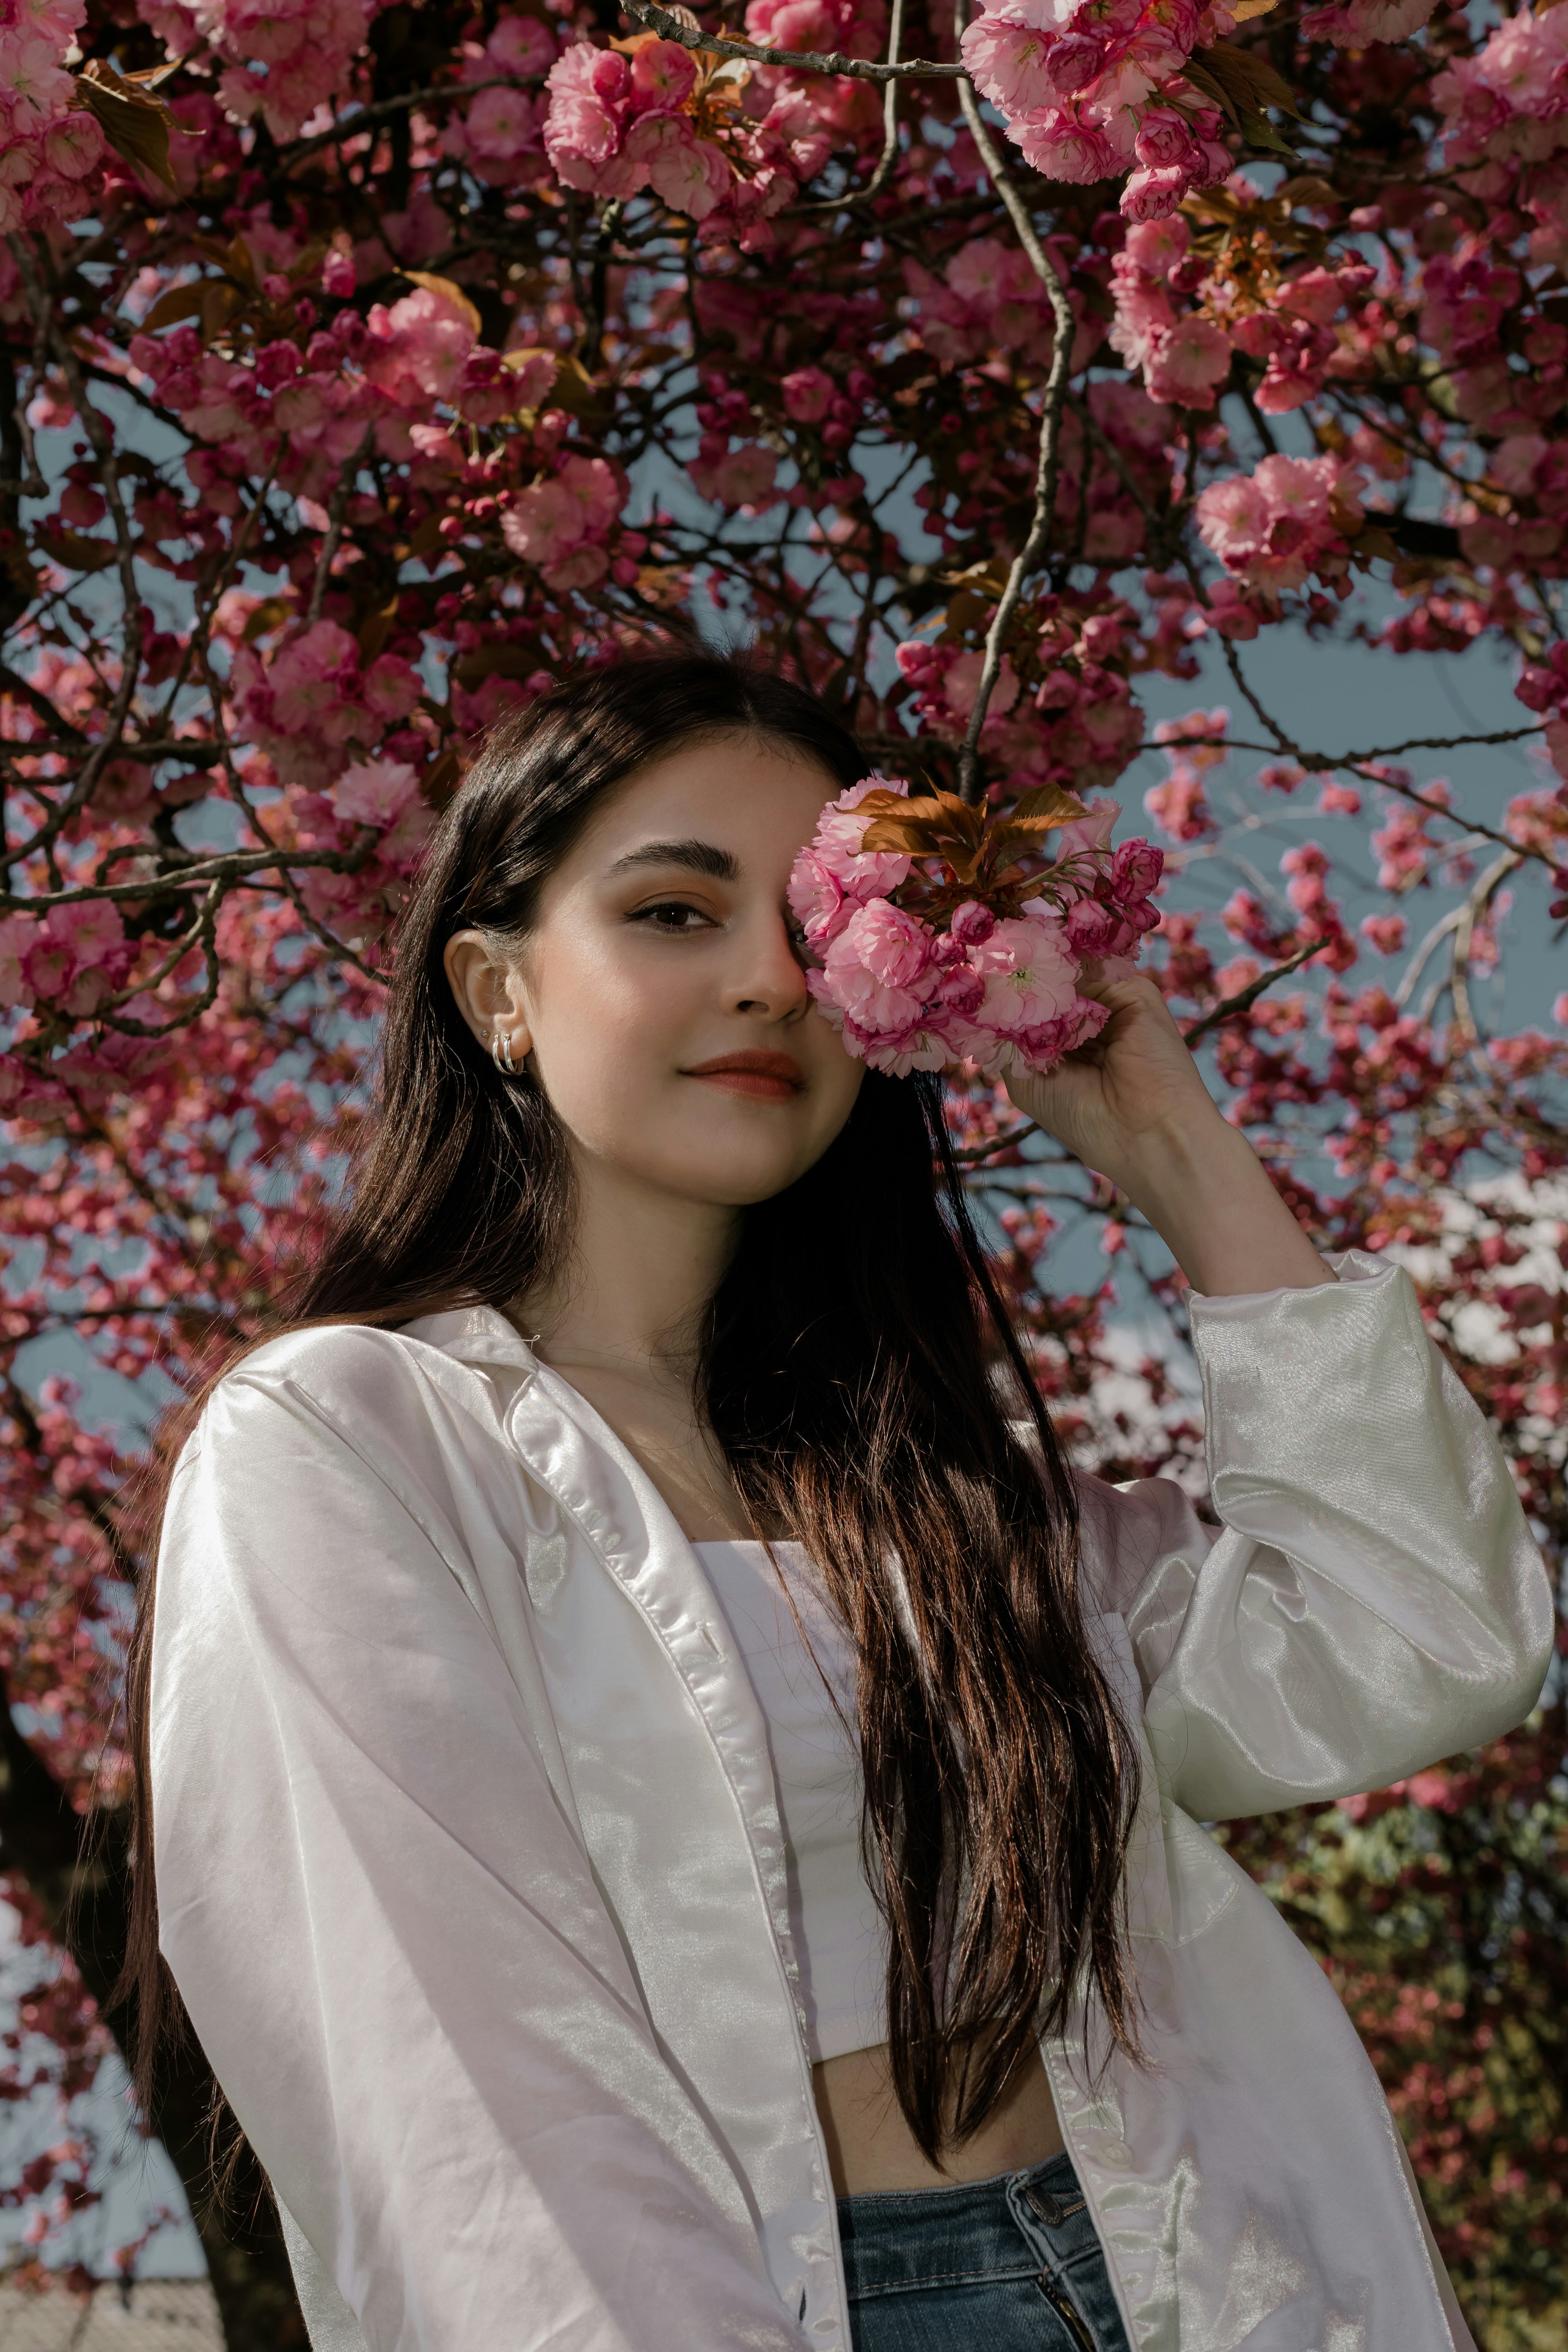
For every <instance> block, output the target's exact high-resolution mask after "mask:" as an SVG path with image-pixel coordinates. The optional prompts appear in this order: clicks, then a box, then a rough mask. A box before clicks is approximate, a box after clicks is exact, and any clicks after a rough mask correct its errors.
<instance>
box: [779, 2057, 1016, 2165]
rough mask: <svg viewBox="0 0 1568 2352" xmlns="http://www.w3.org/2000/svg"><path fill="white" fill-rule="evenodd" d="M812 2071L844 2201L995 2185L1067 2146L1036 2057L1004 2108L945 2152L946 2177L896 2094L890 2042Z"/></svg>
mask: <svg viewBox="0 0 1568 2352" xmlns="http://www.w3.org/2000/svg"><path fill="white" fill-rule="evenodd" d="M811 2071H812V2079H813V2083H814V2084H815V2087H816V2112H817V2114H818V2116H820V2117H821V2119H822V2136H823V2138H824V2139H825V2140H826V2144H827V2160H828V2163H829V2165H830V2166H831V2168H832V2172H833V2186H834V2189H835V2192H836V2193H837V2195H838V2196H840V2197H868V2196H872V2195H875V2194H878V2193H879V2192H881V2193H886V2192H887V2191H889V2190H898V2189H952V2188H955V2187H957V2186H958V2185H959V2184H960V2183H961V2182H963V2181H966V2180H989V2179H991V2178H992V2177H993V2175H994V2174H996V2173H998V2172H1023V2171H1026V2170H1027V2169H1028V2168H1030V2167H1031V2166H1033V2165H1037V2164H1043V2163H1044V2162H1045V2161H1046V2158H1047V2157H1050V2156H1055V2155H1056V2154H1057V2153H1058V2150H1059V2149H1060V2147H1061V2146H1062V2134H1061V2126H1060V2125H1059V2124H1058V2121H1057V2110H1056V2102H1055V2101H1054V2099H1053V2098H1052V2097H1051V2087H1050V2084H1049V2083H1048V2082H1047V2079H1046V2070H1045V2067H1044V2065H1043V2063H1041V2062H1040V2060H1039V2058H1038V2057H1037V2055H1035V2054H1033V2053H1030V2054H1029V2055H1028V2056H1026V2057H1025V2058H1023V2059H1021V2060H1020V2062H1019V2063H1018V2065H1017V2066H1016V2069H1015V2070H1014V2074H1013V2078H1012V2081H1011V2083H1010V2084H1009V2085H1008V2088H1007V2091H1006V2094H1005V2097H1004V2098H1003V2101H1002V2104H1001V2105H1000V2106H999V2107H997V2108H996V2110H995V2111H994V2114H992V2115H990V2116H987V2117H986V2120H985V2122H984V2124H983V2125H982V2126H981V2127H980V2129H979V2130H978V2131H977V2132H976V2133H975V2134H974V2135H973V2137H972V2138H970V2139H967V2140H965V2141H964V2143H963V2147H950V2148H948V2149H947V2150H946V2151H945V2152H944V2156H943V2168H942V2170H941V2171H940V2172H939V2171H938V2170H937V2168H936V2167H935V2166H934V2165H932V2164H931V2162H930V2161H929V2160H928V2159H927V2158H926V2157H925V2156H924V2155H922V2153H921V2148H920V2147H919V2145H918V2144H917V2142H916V2140H915V2137H914V2135H913V2133H912V2132H911V2131H910V2127H909V2125H908V2124H907V2123H906V2122H905V2120H904V2116H903V2110H902V2109H901V2108H900V2105H899V2103H898V2100H897V2099H896V2098H895V2097H894V2095H893V2086H892V2083H891V2080H890V2078H889V2072H888V2050H887V2044H886V2043H885V2042H881V2043H879V2044H878V2045H877V2047H876V2048H875V2049H871V2050H850V2051H847V2052H846V2053H845V2054H844V2055H843V2057H841V2058H826V2059H824V2060H823V2061H822V2063H820V2064H819V2065H816V2066H814V2067H813V2068H812V2070H811Z"/></svg>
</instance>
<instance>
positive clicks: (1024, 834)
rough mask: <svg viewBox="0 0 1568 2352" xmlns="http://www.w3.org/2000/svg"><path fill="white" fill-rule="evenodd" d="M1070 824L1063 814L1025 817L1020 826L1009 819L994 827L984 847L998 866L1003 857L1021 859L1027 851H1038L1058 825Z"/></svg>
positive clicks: (1070, 820)
mask: <svg viewBox="0 0 1568 2352" xmlns="http://www.w3.org/2000/svg"><path fill="white" fill-rule="evenodd" d="M1071 823H1072V819H1071V817H1070V816H1068V815H1067V814H1065V812H1064V814H1062V815H1060V816H1033V817H1026V818H1025V819H1024V820H1023V822H1022V823H1021V824H1020V823H1018V822H1017V821H1016V820H1015V819H1013V818H1009V819H1008V821H1007V823H1006V824H999V825H998V826H997V827H996V830H995V832H994V834H993V835H991V838H990V841H989V842H988V843H987V845H986V846H987V848H988V850H989V852H990V856H991V859H992V863H993V864H994V865H1000V864H1001V862H1002V860H1003V858H1005V857H1021V856H1024V855H1025V854H1026V851H1028V850H1031V849H1038V848H1039V846H1040V845H1041V843H1042V842H1044V841H1046V840H1047V839H1048V838H1049V836H1050V835H1052V834H1053V833H1055V832H1056V830H1057V828H1058V825H1063V824H1071Z"/></svg>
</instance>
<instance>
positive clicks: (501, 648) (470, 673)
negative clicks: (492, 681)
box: [452, 644, 540, 690]
mask: <svg viewBox="0 0 1568 2352" xmlns="http://www.w3.org/2000/svg"><path fill="white" fill-rule="evenodd" d="M538 667H540V660H539V656H538V654H537V653H536V652H533V651H531V649H530V648H529V647H528V646H513V645H504V644H503V645H493V646H479V647H478V648H477V650H476V651H475V652H473V653H471V654H465V655H464V656H463V657H462V659H461V661H458V662H454V663H453V665H452V676H453V677H455V678H456V679H457V681H458V685H459V686H460V687H464V688H468V689H470V690H471V689H472V688H474V687H476V686H482V685H483V683H484V681H485V679H486V678H487V677H532V676H533V673H534V671H535V670H536V669H537V668H538Z"/></svg>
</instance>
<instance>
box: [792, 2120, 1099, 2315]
mask: <svg viewBox="0 0 1568 2352" xmlns="http://www.w3.org/2000/svg"><path fill="white" fill-rule="evenodd" d="M1020 2207H1021V2208H1022V2214H1021V2215H1020V2213H1019V2210H1018V2209H1019V2208H1020ZM1025 2216H1026V2220H1027V2224H1028V2225H1032V2226H1030V2235H1031V2236H1032V2235H1033V2234H1034V2232H1035V2231H1036V2230H1040V2231H1044V2232H1045V2233H1046V2234H1047V2237H1048V2238H1049V2239H1050V2240H1051V2241H1052V2242H1053V2243H1054V2246H1055V2250H1056V2252H1058V2255H1060V2256H1065V2255H1067V2254H1068V2253H1070V2252H1074V2251H1076V2250H1077V2246H1078V2242H1079V2240H1082V2241H1083V2242H1085V2243H1086V2244H1092V2243H1094V2242H1096V2241H1095V2233H1094V2224H1093V2221H1092V2220H1091V2219H1090V2216H1089V2207H1088V2203H1087V2200H1085V2198H1084V2195H1083V2191H1082V2190H1081V2189H1080V2188H1079V2180H1078V2175H1077V2173H1076V2172H1075V2171H1074V2170H1073V2168H1072V2160H1071V2158H1069V2157H1068V2155H1067V2154H1066V2153H1065V2152H1064V2153H1062V2154H1060V2155H1058V2156H1053V2157H1048V2158H1047V2160H1046V2161H1045V2163H1044V2164H1037V2165H1034V2166H1031V2167H1030V2168H1027V2169H1026V2170H1025V2171H1021V2172H1001V2173H997V2174H994V2176H993V2177H992V2178H991V2179H986V2180H969V2181H961V2182H959V2183H957V2184H955V2185H954V2186H953V2187H952V2188H951V2189H893V2190H888V2191H884V2192H876V2193H873V2194H871V2195H868V2196H863V2197H841V2198H840V2199H839V2200H838V2230H839V2236H840V2238H841V2240H842V2242H843V2248H844V2273H845V2284H846V2286H847V2290H848V2293H849V2296H850V2298H851V2300H852V2301H853V2300H854V2299H855V2298H856V2297H858V2296H860V2295H866V2294H885V2293H888V2292H889V2291H895V2292H896V2291H897V2290H899V2289H900V2288H907V2287H914V2286H922V2285H923V2286H929V2285H935V2284H938V2283H940V2282H941V2281H942V2280H945V2279H959V2278H976V2277H1002V2276H1007V2275H1010V2274H1012V2273H1014V2272H1016V2271H1018V2270H1020V2269H1022V2270H1028V2269H1030V2268H1031V2266H1032V2267H1034V2268H1038V2263H1037V2262H1034V2261H1033V2260H1032V2257H1031V2254H1030V2252H1029V2249H1028V2245H1027V2243H1026V2241H1025V2239H1024V2238H1023V2237H1021V2236H1020V2227H1019V2222H1020V2219H1021V2218H1023V2217H1025Z"/></svg>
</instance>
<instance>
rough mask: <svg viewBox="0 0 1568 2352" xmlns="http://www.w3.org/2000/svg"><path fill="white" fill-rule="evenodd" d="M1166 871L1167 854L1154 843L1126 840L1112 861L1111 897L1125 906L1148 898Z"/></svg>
mask: <svg viewBox="0 0 1568 2352" xmlns="http://www.w3.org/2000/svg"><path fill="white" fill-rule="evenodd" d="M1164 870H1165V853H1164V851H1163V849H1156V848H1155V847H1154V845H1153V843H1152V842H1150V841H1143V840H1142V839H1140V840H1136V841H1124V842H1123V843H1122V845H1121V848H1120V849H1119V850H1117V852H1116V854H1115V856H1113V857H1112V858H1111V861H1110V895H1111V897H1112V898H1115V899H1117V900H1119V901H1120V903H1121V905H1122V906H1126V905H1127V903H1128V902H1129V900H1131V899H1133V898H1147V897H1148V896H1149V893H1150V892H1151V890H1152V889H1153V887H1154V886H1155V884H1156V883H1157V882H1158V881H1159V879H1160V877H1161V875H1162V874H1163V872H1164Z"/></svg>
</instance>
